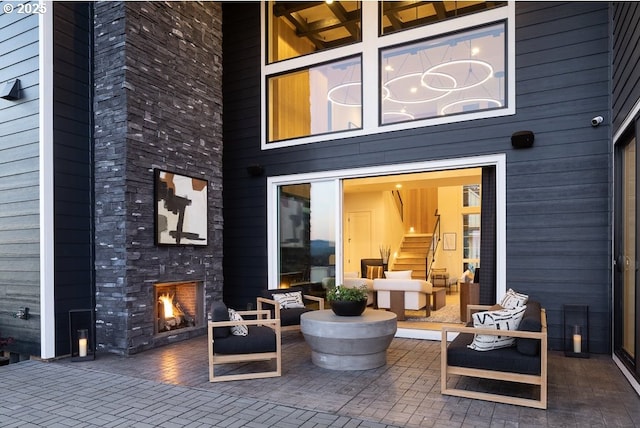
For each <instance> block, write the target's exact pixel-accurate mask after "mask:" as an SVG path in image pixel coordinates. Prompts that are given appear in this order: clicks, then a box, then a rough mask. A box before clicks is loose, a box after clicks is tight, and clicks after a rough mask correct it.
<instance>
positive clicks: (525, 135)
mask: <svg viewBox="0 0 640 428" xmlns="http://www.w3.org/2000/svg"><path fill="white" fill-rule="evenodd" d="M533 139H534V135H533V132H531V131H518V132H514V133H513V134H511V145H512V146H513V148H514V149H528V148H529V147H531V146H533Z"/></svg>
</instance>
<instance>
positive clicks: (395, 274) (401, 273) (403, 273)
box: [384, 270, 413, 279]
mask: <svg viewBox="0 0 640 428" xmlns="http://www.w3.org/2000/svg"><path fill="white" fill-rule="evenodd" d="M412 272H413V271H412V270H394V271H389V270H385V271H384V277H385V278H387V279H411V273H412Z"/></svg>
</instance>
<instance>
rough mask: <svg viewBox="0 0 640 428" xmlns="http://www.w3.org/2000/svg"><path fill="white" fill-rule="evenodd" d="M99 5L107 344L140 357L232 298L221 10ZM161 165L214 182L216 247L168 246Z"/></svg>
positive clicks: (97, 167) (101, 329)
mask: <svg viewBox="0 0 640 428" xmlns="http://www.w3.org/2000/svg"><path fill="white" fill-rule="evenodd" d="M94 8H95V9H94V28H96V31H95V32H94V43H93V47H94V55H95V58H94V61H93V64H94V99H93V110H94V116H93V118H94V129H93V135H94V137H93V139H94V144H93V147H92V148H93V150H94V152H93V155H94V171H93V172H94V195H95V205H94V211H95V222H94V223H95V247H94V249H95V308H96V347H97V351H104V352H111V353H117V354H122V355H130V354H136V353H139V352H143V351H145V350H148V349H153V348H156V347H159V346H164V345H168V344H171V343H173V342H176V341H180V340H186V339H190V338H192V337H197V336H202V335H204V334H206V323H205V317H206V313H205V312H206V310H205V309H206V308H207V307H208V305H209V304H210V302H211V301H214V300H222V289H223V272H222V235H223V216H222V205H223V204H222V6H221V5H220V3H219V2H204V3H202V2H175V3H170V4H169V3H157V2H96V3H95V4H94ZM195 22H197V23H198V25H194V23H195ZM156 47H157V49H156ZM176 64H180V66H179V67H176V66H175V65H176ZM158 88H161V90H159V89H158ZM154 169H162V170H165V171H170V172H174V173H177V174H181V175H185V176H189V177H194V178H198V179H201V180H206V181H207V183H208V192H207V220H206V223H207V231H206V233H207V245H206V246H204V245H203V246H196V245H166V244H162V243H159V241H158V237H157V228H158V226H160V225H161V224H162V223H161V221H160V220H161V219H159V218H158V216H157V213H156V211H157V209H158V207H157V205H156V203H157V201H156V200H155V199H154ZM179 284H192V285H188V286H184V287H182V286H181V285H179ZM193 284H195V286H193ZM183 288H184V290H183ZM185 290H187V291H185ZM158 293H160V294H168V295H169V296H173V303H172V305H173V306H176V307H180V308H182V312H183V314H184V315H180V317H183V318H184V319H186V318H190V319H191V320H188V319H187V320H186V321H184V319H180V323H178V322H177V321H178V320H176V319H174V320H169V321H167V319H166V318H167V317H164V314H163V317H164V318H165V319H164V320H159V318H160V316H159V312H158V298H159V295H158ZM187 294H190V295H195V296H197V299H196V301H195V303H193V302H192V300H191V298H187ZM176 303H177V304H176ZM194 305H195V306H194ZM174 318H175V317H174ZM159 325H160V327H159ZM178 325H181V328H174V327H177V326H178Z"/></svg>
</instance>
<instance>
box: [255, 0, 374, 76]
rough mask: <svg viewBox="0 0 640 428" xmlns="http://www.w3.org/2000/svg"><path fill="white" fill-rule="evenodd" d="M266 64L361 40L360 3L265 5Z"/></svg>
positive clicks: (278, 2) (272, 3)
mask: <svg viewBox="0 0 640 428" xmlns="http://www.w3.org/2000/svg"><path fill="white" fill-rule="evenodd" d="M267 16H268V18H267V19H268V21H267V32H268V36H267V41H268V45H267V63H268V64H270V63H273V62H277V61H282V60H285V59H289V58H295V57H298V56H302V55H305V54H309V53H313V52H318V51H322V50H326V49H331V48H334V47H338V46H345V45H348V44H350V43H355V42H359V41H360V40H361V39H362V36H361V31H360V20H361V18H360V16H361V11H360V2H357V1H334V2H331V3H330V4H329V2H286V1H274V2H268V14H267Z"/></svg>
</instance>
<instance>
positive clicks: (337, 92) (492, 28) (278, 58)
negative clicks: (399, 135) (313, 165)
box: [262, 1, 515, 148]
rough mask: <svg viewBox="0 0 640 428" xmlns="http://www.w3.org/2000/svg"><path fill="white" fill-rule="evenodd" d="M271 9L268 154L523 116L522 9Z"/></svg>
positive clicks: (447, 5)
mask: <svg viewBox="0 0 640 428" xmlns="http://www.w3.org/2000/svg"><path fill="white" fill-rule="evenodd" d="M262 5H263V9H262V10H263V17H264V20H263V23H264V27H263V30H264V31H265V37H263V39H262V41H263V52H264V61H263V63H262V72H263V76H264V80H263V82H264V84H263V85H262V97H263V98H262V110H263V121H262V147H263V148H273V147H283V146H289V145H296V144H305V143H310V142H317V141H326V140H329V139H332V138H345V137H350V136H358V135H366V134H374V133H380V132H387V131H396V130H402V129H410V128H416V127H422V126H429V125H437V124H443V123H451V122H459V121H462V120H472V119H479V118H485V117H495V116H504V115H508V114H513V113H515V94H514V89H515V80H514V77H513V73H514V70H515V66H514V61H512V60H508V59H509V57H510V55H513V54H514V53H515V42H514V21H515V19H514V14H515V12H514V7H513V4H512V3H506V2H438V4H436V3H433V2H415V1H409V2H387V1H384V2H368V1H364V2H348V1H333V2H330V1H327V2H279V1H276V2H265V3H262ZM505 5H506V7H500V6H505ZM472 13H473V15H471V14H472ZM454 18H455V19H454ZM400 30H402V31H400Z"/></svg>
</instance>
